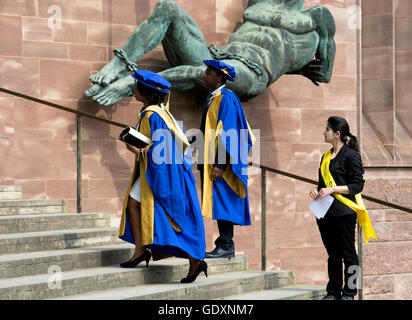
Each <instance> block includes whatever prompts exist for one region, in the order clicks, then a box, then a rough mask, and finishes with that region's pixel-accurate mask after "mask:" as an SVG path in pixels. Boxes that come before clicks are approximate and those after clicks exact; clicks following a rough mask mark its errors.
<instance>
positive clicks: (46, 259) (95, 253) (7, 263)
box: [0, 243, 135, 279]
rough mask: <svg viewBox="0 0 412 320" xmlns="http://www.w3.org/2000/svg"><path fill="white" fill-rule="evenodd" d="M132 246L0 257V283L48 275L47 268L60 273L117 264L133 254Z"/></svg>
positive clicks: (123, 245) (120, 245)
mask: <svg viewBox="0 0 412 320" xmlns="http://www.w3.org/2000/svg"><path fill="white" fill-rule="evenodd" d="M134 249H135V246H134V245H132V244H127V243H125V244H116V245H107V246H99V247H86V248H76V249H62V250H53V251H43V252H29V253H20V254H10V255H3V256H0V279H4V278H13V277H23V276H30V275H36V274H45V273H48V270H49V268H50V267H51V266H53V267H55V266H58V267H59V268H60V269H61V270H62V271H63V272H65V271H73V270H75V269H81V268H96V267H102V266H109V265H115V264H120V263H122V262H125V261H127V260H128V259H129V258H130V257H131V256H132V255H133V253H134Z"/></svg>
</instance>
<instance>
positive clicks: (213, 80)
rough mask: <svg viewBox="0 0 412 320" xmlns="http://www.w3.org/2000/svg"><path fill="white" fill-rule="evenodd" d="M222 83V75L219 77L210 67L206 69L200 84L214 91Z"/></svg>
mask: <svg viewBox="0 0 412 320" xmlns="http://www.w3.org/2000/svg"><path fill="white" fill-rule="evenodd" d="M221 82H222V75H220V74H219V73H218V72H217V71H216V70H215V69H213V68H212V67H207V69H206V71H205V73H204V74H203V77H202V84H203V85H204V86H205V87H206V88H208V89H214V88H216V86H217V85H218V84H220V83H221Z"/></svg>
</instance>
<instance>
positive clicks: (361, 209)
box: [320, 150, 378, 244]
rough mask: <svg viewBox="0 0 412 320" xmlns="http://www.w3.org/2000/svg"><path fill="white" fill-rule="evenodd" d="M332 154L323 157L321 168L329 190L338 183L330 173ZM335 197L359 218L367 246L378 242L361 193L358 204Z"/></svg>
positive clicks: (340, 196) (339, 196) (356, 197)
mask: <svg viewBox="0 0 412 320" xmlns="http://www.w3.org/2000/svg"><path fill="white" fill-rule="evenodd" d="M331 153H332V152H331V150H329V151H328V152H326V153H325V155H324V156H323V160H322V164H321V166H320V171H321V174H322V177H323V181H324V182H325V185H326V187H328V188H331V187H335V186H336V182H335V180H334V179H333V177H332V174H331V173H330V171H329V165H330V157H331ZM333 196H334V197H335V198H336V199H338V200H339V201H340V202H342V203H343V204H345V205H346V206H348V207H349V208H351V209H352V210H353V211H355V212H356V214H357V216H358V221H359V225H360V226H361V227H362V232H363V236H364V237H365V241H366V244H368V242H369V239H370V238H374V239H376V240H378V238H377V237H376V234H375V231H374V230H373V227H372V223H371V221H370V220H369V215H368V212H367V211H366V207H365V204H364V203H363V199H362V196H361V194H360V193H358V194H357V195H355V199H356V203H354V202H353V201H351V200H349V199H347V198H345V197H343V196H342V195H341V194H336V193H334V194H333Z"/></svg>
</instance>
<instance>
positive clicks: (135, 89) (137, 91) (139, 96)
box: [134, 85, 144, 102]
mask: <svg viewBox="0 0 412 320" xmlns="http://www.w3.org/2000/svg"><path fill="white" fill-rule="evenodd" d="M134 97H135V98H136V100H137V101H140V102H144V97H143V96H142V95H141V94H140V91H139V90H138V89H137V85H136V86H135V87H134Z"/></svg>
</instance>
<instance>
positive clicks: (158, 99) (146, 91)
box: [137, 81, 167, 105]
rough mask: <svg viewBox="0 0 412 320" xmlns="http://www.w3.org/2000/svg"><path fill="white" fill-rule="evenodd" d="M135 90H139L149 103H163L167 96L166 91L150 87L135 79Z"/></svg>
mask: <svg viewBox="0 0 412 320" xmlns="http://www.w3.org/2000/svg"><path fill="white" fill-rule="evenodd" d="M137 90H139V93H140V94H141V95H142V96H143V97H145V98H146V99H147V100H149V101H150V104H151V105H155V104H161V103H163V102H164V101H165V98H166V96H167V93H165V92H161V91H159V90H156V89H153V88H150V87H148V86H146V85H145V84H143V83H141V82H140V81H137Z"/></svg>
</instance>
